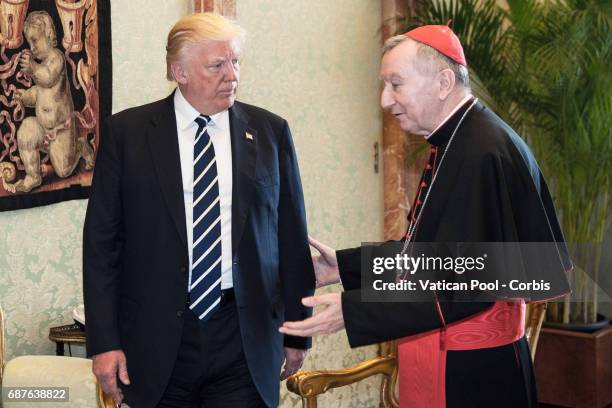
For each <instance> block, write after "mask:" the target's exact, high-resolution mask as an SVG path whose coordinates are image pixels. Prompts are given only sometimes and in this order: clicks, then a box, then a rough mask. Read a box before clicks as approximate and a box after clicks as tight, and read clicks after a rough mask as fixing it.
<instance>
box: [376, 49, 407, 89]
mask: <svg viewBox="0 0 612 408" xmlns="http://www.w3.org/2000/svg"><path fill="white" fill-rule="evenodd" d="M403 45H404V43H401V44H399V45H398V46H397V47H395V48H393V49H391V50H389V52H387V53H386V54H385V55H383V57H382V59H381V61H380V75H379V76H380V79H381V80H383V81H390V80H392V79H393V78H405V77H409V76H411V75H414V71H415V70H414V60H415V58H416V53H413V52H412V51H411V49H410V48H409V47H404V46H403ZM400 47H401V48H400Z"/></svg>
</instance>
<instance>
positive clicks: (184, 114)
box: [174, 87, 228, 130]
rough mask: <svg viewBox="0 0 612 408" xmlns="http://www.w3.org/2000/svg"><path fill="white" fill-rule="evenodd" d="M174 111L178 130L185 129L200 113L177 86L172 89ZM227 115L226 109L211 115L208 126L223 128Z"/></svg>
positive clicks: (191, 124) (193, 122)
mask: <svg viewBox="0 0 612 408" xmlns="http://www.w3.org/2000/svg"><path fill="white" fill-rule="evenodd" d="M174 112H175V114H176V123H177V125H178V128H179V130H186V129H187V128H189V127H190V126H193V125H194V124H195V120H196V118H197V117H198V116H200V115H201V114H200V112H198V111H197V110H196V108H194V107H193V106H192V105H191V104H190V103H189V101H187V99H185V97H184V96H183V93H182V92H181V90H180V88H179V87H176V90H175V91H174ZM227 115H228V110H227V109H226V110H224V111H221V112H219V113H215V114H214V115H211V116H210V122H209V124H208V126H213V127H217V128H218V129H221V130H224V129H225V127H226V124H227V123H228V121H227V120H224V119H225V117H226V116H227Z"/></svg>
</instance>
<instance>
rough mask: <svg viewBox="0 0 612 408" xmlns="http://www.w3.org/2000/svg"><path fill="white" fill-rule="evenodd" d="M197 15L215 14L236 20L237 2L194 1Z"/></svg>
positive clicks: (226, 0)
mask: <svg viewBox="0 0 612 408" xmlns="http://www.w3.org/2000/svg"><path fill="white" fill-rule="evenodd" d="M193 11H194V12H195V13H204V12H209V11H210V12H213V13H217V14H221V15H222V16H225V17H229V18H236V0H193Z"/></svg>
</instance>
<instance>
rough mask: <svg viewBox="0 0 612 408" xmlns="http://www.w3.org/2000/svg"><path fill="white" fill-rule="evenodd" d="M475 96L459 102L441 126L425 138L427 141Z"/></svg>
mask: <svg viewBox="0 0 612 408" xmlns="http://www.w3.org/2000/svg"><path fill="white" fill-rule="evenodd" d="M473 97H474V96H473V95H471V94H469V95H467V96H466V97H464V98H463V99H462V100H461V101H459V103H458V104H457V106H455V108H454V109H453V110H452V112H451V113H449V114H448V116H447V117H445V118H444V120H443V121H442V122H440V124H439V125H438V126H437V127H436V128H435V129H434V130H433V132H431V133H430V134H428V135H427V136H425V139H429V138H430V137H431V135H433V134H434V133H436V132H437V131H438V129H440V128H441V127H442V126H443V125H444V124H445V123H446V122H448V120H449V119H450V118H452V117H453V115H454V114H455V113H457V111H458V110H459V109H460V108H461V107H462V106H463V105H464V104H465V103H466V102H467V101H469V100H470V99H472V98H473Z"/></svg>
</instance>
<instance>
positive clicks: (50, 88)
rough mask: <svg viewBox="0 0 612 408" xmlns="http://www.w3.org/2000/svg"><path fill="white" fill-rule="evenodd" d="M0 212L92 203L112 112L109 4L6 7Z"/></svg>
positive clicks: (6, 3) (0, 35) (69, 0)
mask: <svg viewBox="0 0 612 408" xmlns="http://www.w3.org/2000/svg"><path fill="white" fill-rule="evenodd" d="M0 58H1V60H0V81H1V83H2V89H1V90H0V177H1V180H0V211H6V210H15V209H22V208H30V207H35V206H40V205H46V204H51V203H56V202H59V201H64V200H72V199H78V198H86V197H87V196H88V193H89V186H90V185H91V179H92V174H93V167H94V163H95V157H96V151H97V146H98V144H99V140H100V137H104V135H103V134H101V131H102V132H103V126H101V121H103V120H104V119H105V118H106V117H107V116H108V115H109V114H110V112H111V97H112V95H111V89H112V77H111V75H112V62H111V31H110V1H109V0H0Z"/></svg>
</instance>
